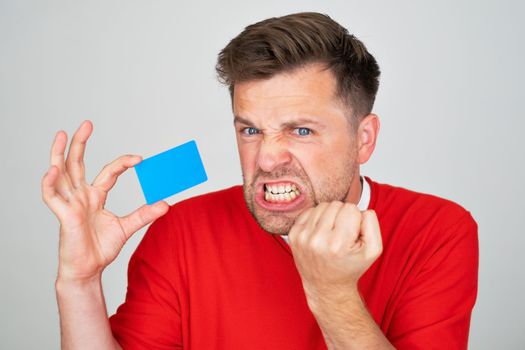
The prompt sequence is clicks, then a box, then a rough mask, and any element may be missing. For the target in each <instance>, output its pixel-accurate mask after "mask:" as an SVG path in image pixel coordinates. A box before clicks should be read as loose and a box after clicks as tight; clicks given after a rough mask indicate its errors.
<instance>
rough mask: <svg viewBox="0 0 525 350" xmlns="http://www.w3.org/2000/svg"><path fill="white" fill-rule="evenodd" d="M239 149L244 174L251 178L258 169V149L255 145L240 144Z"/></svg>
mask: <svg viewBox="0 0 525 350" xmlns="http://www.w3.org/2000/svg"><path fill="white" fill-rule="evenodd" d="M238 149H239V158H240V160H241V168H242V171H243V174H244V176H246V177H250V176H251V174H253V173H254V172H255V168H256V161H257V148H256V147H254V145H253V144H238Z"/></svg>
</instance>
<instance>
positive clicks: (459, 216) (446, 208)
mask: <svg viewBox="0 0 525 350" xmlns="http://www.w3.org/2000/svg"><path fill="white" fill-rule="evenodd" d="M367 180H368V181H369V183H370V186H371V198H370V209H374V210H376V212H378V215H379V214H380V213H381V214H383V215H385V216H387V217H388V218H391V217H392V218H400V217H406V216H407V215H408V216H410V217H411V219H412V220H413V221H416V222H422V221H423V222H424V221H429V220H436V219H438V220H439V221H440V225H439V226H441V227H442V228H445V227H443V226H447V225H453V224H454V223H456V222H458V221H462V220H469V221H472V222H474V219H473V218H472V215H471V213H470V212H469V211H468V210H467V209H465V208H464V207H463V206H461V205H460V204H458V203H456V202H454V201H452V200H449V199H446V198H442V197H439V196H436V195H433V194H429V193H424V192H418V191H414V190H410V189H407V188H404V187H399V186H393V185H389V184H384V183H379V182H375V181H373V180H370V179H369V178H367Z"/></svg>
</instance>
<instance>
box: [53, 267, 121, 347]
mask: <svg viewBox="0 0 525 350" xmlns="http://www.w3.org/2000/svg"><path fill="white" fill-rule="evenodd" d="M100 277H101V276H96V277H95V278H93V280H90V281H84V282H80V283H79V282H74V281H63V280H57V282H56V284H55V287H56V292H57V301H58V310H59V313H60V329H61V345H62V346H61V348H62V349H88V348H92V349H94V348H96V349H122V348H121V347H120V345H119V344H118V343H117V342H116V341H115V339H114V338H113V335H112V333H111V328H110V326H109V321H108V317H107V313H106V303H105V301H104V295H103V293H102V283H101V280H100Z"/></svg>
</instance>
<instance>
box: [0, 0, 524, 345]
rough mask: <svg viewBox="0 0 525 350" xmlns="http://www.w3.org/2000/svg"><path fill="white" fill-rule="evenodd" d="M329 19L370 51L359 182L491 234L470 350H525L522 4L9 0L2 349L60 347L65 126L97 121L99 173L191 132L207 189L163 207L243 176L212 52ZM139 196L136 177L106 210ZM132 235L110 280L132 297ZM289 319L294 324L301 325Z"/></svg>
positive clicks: (0, 104)
mask: <svg viewBox="0 0 525 350" xmlns="http://www.w3.org/2000/svg"><path fill="white" fill-rule="evenodd" d="M305 10H309V11H319V12H323V13H327V14H329V15H331V16H332V17H333V18H334V19H335V20H337V21H339V22H340V23H341V24H343V25H344V26H346V27H347V28H349V30H350V31H351V32H352V33H354V34H356V35H357V36H358V37H359V38H360V39H362V40H363V41H364V42H365V44H366V45H367V47H368V48H369V50H370V51H371V52H372V53H373V54H374V55H375V56H376V58H377V60H378V61H379V64H380V66H381V69H382V72H383V74H382V82H381V87H380V90H379V94H378V97H377V103H376V107H375V112H376V113H377V114H379V115H380V117H381V118H382V128H381V133H380V138H379V143H378V147H377V149H376V152H375V154H374V156H373V157H372V159H371V161H370V162H369V164H368V165H366V166H365V167H364V169H363V173H364V174H366V175H369V176H371V177H372V178H373V179H374V180H376V181H379V182H385V183H390V184H394V185H399V186H404V187H408V188H411V189H414V190H418V191H423V192H430V193H433V194H436V195H439V196H443V197H446V198H450V199H452V200H454V201H457V202H459V203H460V204H462V205H463V206H464V207H466V208H468V209H469V210H470V211H471V212H472V214H473V215H474V217H475V219H476V220H477V222H478V224H479V227H480V230H479V239H480V256H481V262H480V272H479V277H480V280H479V295H478V301H477V305H476V307H475V310H474V313H473V319H472V326H471V342H470V345H471V346H470V347H471V348H472V349H496V348H499V349H519V348H523V346H524V345H525V327H524V325H525V323H524V322H523V321H522V316H523V314H524V313H525V302H524V301H523V295H525V279H524V274H523V272H522V266H524V265H525V254H524V253H523V245H524V243H525V239H524V238H523V233H524V232H523V230H522V228H521V222H522V221H523V214H522V209H523V206H522V204H521V200H520V199H522V198H524V197H525V191H524V186H523V182H522V181H523V179H524V178H525V176H524V175H525V174H524V167H523V160H524V157H523V150H524V141H523V139H522V138H521V137H520V136H521V134H522V130H523V129H524V126H525V123H524V121H523V107H522V106H523V100H524V97H525V96H524V93H523V89H522V87H521V84H522V83H523V81H525V76H524V72H525V70H524V68H523V62H525V57H524V56H525V55H524V48H523V43H524V41H523V36H524V34H525V31H524V25H523V22H520V20H521V19H522V16H523V13H524V5H522V2H520V1H427V2H422V1H412V2H408V1H395V2H394V1H383V2H375V1H369V2H364V1H324V2H320V1H319V2H314V1H300V2H293V1H290V2H286V3H285V4H283V2H282V1H274V0H271V1H268V0H265V1H259V2H254V1H241V0H236V1H220V2H211V1H210V2H208V3H205V2H199V1H193V2H192V3H191V5H190V4H187V3H183V2H175V1H14V0H13V1H5V0H3V1H0V149H1V150H2V151H3V159H2V171H1V172H0V176H1V183H2V186H1V190H0V191H1V206H2V207H1V210H0V215H1V222H2V233H1V235H0V265H1V279H0V300H1V303H2V306H1V312H0V348H2V349H13V348H20V349H22V348H24V349H26V348H41V349H43V348H47V349H52V348H58V346H59V328H58V315H57V308H56V302H55V294H54V280H55V276H56V269H57V247H58V239H57V237H58V222H57V220H56V218H55V217H54V216H53V215H52V213H51V212H50V211H49V209H48V208H47V207H45V205H44V204H43V202H42V201H41V195H40V179H41V177H42V176H43V174H44V173H45V171H46V169H47V166H48V162H49V149H50V145H51V142H52V139H53V136H54V134H55V132H56V131H57V130H59V129H63V130H65V131H66V132H67V133H68V135H71V134H72V132H73V131H74V130H75V129H76V128H77V127H78V125H79V124H80V122H81V121H82V120H84V119H91V120H92V121H93V123H94V126H95V128H94V133H93V135H92V138H91V139H90V142H89V144H88V148H87V153H86V166H87V176H88V179H89V181H91V180H92V179H93V178H94V176H95V175H96V174H97V173H98V171H99V170H100V169H101V168H102V166H103V165H104V164H106V163H108V162H110V161H111V160H113V159H114V158H116V157H117V156H119V155H121V154H124V153H137V154H142V155H143V156H145V157H148V156H151V155H153V154H156V153H158V152H160V151H163V150H165V149H168V148H171V147H173V146H175V145H177V144H180V143H182V142H185V141H187V140H190V139H196V141H197V143H198V145H199V148H200V151H201V153H202V157H203V161H204V164H205V166H206V169H207V172H208V175H209V181H208V182H207V183H205V184H203V185H201V186H198V187H196V188H194V189H192V190H190V191H187V192H184V193H183V194H180V195H178V196H174V197H172V198H169V200H168V202H169V203H174V202H176V201H179V200H181V199H182V198H186V197H188V196H192V195H195V194H198V193H204V192H207V191H211V190H216V189H220V188H224V187H226V186H231V185H234V184H239V183H241V176H240V174H241V173H240V166H239V160H238V155H237V149H236V145H235V140H234V132H233V128H232V116H231V111H230V102H229V100H228V94H227V91H226V88H223V87H222V86H220V85H219V83H217V82H216V81H215V73H214V64H215V59H216V55H217V53H218V51H219V50H220V49H221V48H222V47H223V46H224V45H226V43H227V42H228V41H229V40H230V39H231V38H233V37H234V36H235V35H236V34H238V33H239V32H240V31H241V30H242V29H243V28H244V27H245V26H246V25H248V24H251V23H253V22H255V21H258V20H261V19H264V18H267V17H271V16H279V15H283V14H287V13H291V12H298V11H305ZM142 203H143V197H142V193H141V191H140V188H139V186H138V182H137V179H136V176H135V174H134V171H128V172H127V173H125V174H124V175H122V177H121V178H120V180H119V182H118V183H117V185H116V187H115V188H114V190H113V191H112V192H111V194H110V196H109V200H108V202H107V208H108V209H109V210H112V211H114V212H115V213H117V214H122V215H123V214H126V213H128V212H130V211H131V210H133V209H135V208H137V207H138V206H140V205H141V204H142ZM143 234H144V229H143V230H141V231H139V232H138V233H137V234H136V235H135V236H133V237H132V238H131V240H130V241H129V242H128V243H127V245H126V246H125V248H124V249H123V251H122V253H121V254H120V256H119V257H118V259H117V260H116V262H115V263H114V264H112V265H111V266H110V267H109V268H107V270H106V272H105V274H104V290H105V295H106V300H107V305H108V311H109V312H110V313H113V312H114V310H115V309H116V307H117V306H118V305H119V304H120V303H121V302H122V300H123V298H124V295H125V289H126V267H127V262H128V260H129V257H130V255H131V253H132V252H133V251H134V249H135V247H136V246H137V244H138V242H139V241H140V239H141V237H142V236H143ZM290 326H291V327H293V325H290Z"/></svg>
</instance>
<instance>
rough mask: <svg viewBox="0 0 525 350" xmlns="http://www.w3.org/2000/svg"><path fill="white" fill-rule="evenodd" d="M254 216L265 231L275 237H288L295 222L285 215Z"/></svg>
mask: <svg viewBox="0 0 525 350" xmlns="http://www.w3.org/2000/svg"><path fill="white" fill-rule="evenodd" d="M252 215H253V217H254V218H255V221H257V223H258V224H259V226H261V228H262V229H263V230H265V231H266V232H268V233H270V234H274V235H288V232H290V230H291V229H292V227H293V224H294V222H295V218H289V217H287V216H284V215H283V214H275V215H272V214H263V215H258V214H257V213H252Z"/></svg>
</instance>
